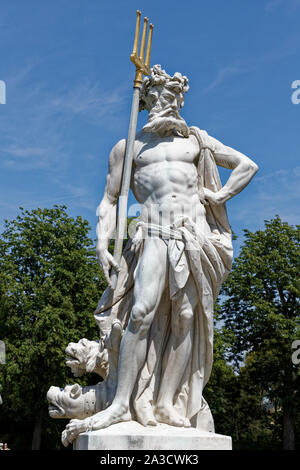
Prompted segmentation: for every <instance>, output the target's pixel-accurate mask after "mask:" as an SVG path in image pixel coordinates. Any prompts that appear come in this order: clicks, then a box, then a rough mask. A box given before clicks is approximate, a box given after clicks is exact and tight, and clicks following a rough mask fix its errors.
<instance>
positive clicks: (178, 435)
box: [73, 421, 232, 451]
mask: <svg viewBox="0 0 300 470" xmlns="http://www.w3.org/2000/svg"><path fill="white" fill-rule="evenodd" d="M73 446H74V447H73V448H74V450H130V451H131V450H231V449H232V442H231V437H229V436H222V435H221V434H215V433H212V432H206V431H200V430H198V429H195V428H179V427H174V426H169V425H167V424H158V425H157V426H152V427H145V426H142V425H141V424H139V423H137V422H136V421H130V422H125V423H118V424H113V425H111V426H110V427H109V428H106V429H100V430H99V431H92V432H88V433H87V432H85V433H82V434H80V435H79V436H78V437H77V439H76V441H75V442H74V444H73Z"/></svg>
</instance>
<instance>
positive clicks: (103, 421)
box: [89, 404, 131, 431]
mask: <svg viewBox="0 0 300 470" xmlns="http://www.w3.org/2000/svg"><path fill="white" fill-rule="evenodd" d="M130 420H131V413H130V411H129V410H128V408H127V407H124V406H123V405H119V404H112V405H110V406H109V407H108V408H106V409H105V410H103V411H100V412H99V413H96V414H95V415H93V416H92V417H91V418H90V421H89V423H90V424H89V429H90V430H91V431H96V430H97V429H103V428H107V427H108V426H111V425H112V424H116V423H120V422H122V421H130Z"/></svg>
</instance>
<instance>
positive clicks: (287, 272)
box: [220, 216, 300, 449]
mask: <svg viewBox="0 0 300 470" xmlns="http://www.w3.org/2000/svg"><path fill="white" fill-rule="evenodd" d="M299 235H300V232H299V226H297V227H293V226H291V225H289V224H288V223H286V222H283V221H282V220H281V219H280V217H278V216H277V217H275V218H274V219H272V220H270V221H266V222H265V230H258V231H257V232H255V233H252V232H250V231H248V230H245V242H244V244H243V246H242V248H241V252H240V255H239V256H238V257H237V258H236V259H235V260H234V263H233V268H232V272H231V274H230V275H229V278H228V280H227V282H226V283H225V285H224V287H223V291H222V294H223V296H222V299H223V301H222V306H221V315H220V318H221V320H223V321H224V325H225V328H226V329H227V331H229V332H230V334H231V338H232V343H231V347H230V348H228V355H227V357H228V359H229V360H231V361H233V363H234V364H235V367H236V370H237V371H239V373H240V372H241V371H243V374H244V375H247V376H248V379H249V380H250V381H251V380H252V382H253V383H255V384H256V385H257V386H259V387H260V389H261V390H262V398H263V400H264V404H265V405H266V406H268V407H269V408H270V409H272V410H273V412H274V418H273V421H274V423H279V425H280V426H282V433H283V437H282V440H283V447H284V448H285V449H292V448H294V445H295V423H296V422H297V420H298V418H299V405H300V397H299V390H300V372H299V366H297V365H296V364H293V362H292V352H293V351H292V344H293V342H294V341H295V340H297V339H299V338H300V311H299V297H300V280H299V271H300V269H299V268H300V261H299V259H300V258H299ZM275 427H276V426H274V429H275Z"/></svg>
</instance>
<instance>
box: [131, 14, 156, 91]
mask: <svg viewBox="0 0 300 470" xmlns="http://www.w3.org/2000/svg"><path fill="white" fill-rule="evenodd" d="M136 14H137V18H136V27H135V36H134V43H133V51H132V54H131V56H130V60H131V62H133V63H134V65H135V66H136V74H135V79H134V87H136V88H140V87H141V86H142V83H143V75H149V74H150V55H151V43H152V32H153V24H152V23H150V25H149V34H148V44H147V52H146V59H145V47H146V34H147V25H148V18H144V26H143V34H142V41H141V49H140V54H138V46H139V36H140V23H141V12H140V11H139V10H137V12H136Z"/></svg>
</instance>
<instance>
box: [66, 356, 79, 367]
mask: <svg viewBox="0 0 300 470" xmlns="http://www.w3.org/2000/svg"><path fill="white" fill-rule="evenodd" d="M79 364H80V362H79V360H78V359H75V357H72V356H70V357H67V359H66V365H67V366H68V367H71V366H79Z"/></svg>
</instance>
